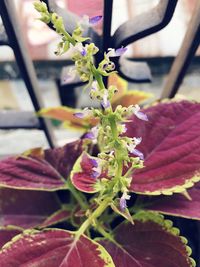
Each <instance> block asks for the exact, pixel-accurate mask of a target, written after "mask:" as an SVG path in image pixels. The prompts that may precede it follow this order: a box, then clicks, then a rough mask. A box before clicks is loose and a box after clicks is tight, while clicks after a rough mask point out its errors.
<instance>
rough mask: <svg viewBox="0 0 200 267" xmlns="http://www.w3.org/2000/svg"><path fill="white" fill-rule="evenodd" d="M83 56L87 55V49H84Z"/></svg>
mask: <svg viewBox="0 0 200 267" xmlns="http://www.w3.org/2000/svg"><path fill="white" fill-rule="evenodd" d="M81 55H82V56H83V57H85V56H86V55H87V51H86V49H85V48H83V50H82V51H81Z"/></svg>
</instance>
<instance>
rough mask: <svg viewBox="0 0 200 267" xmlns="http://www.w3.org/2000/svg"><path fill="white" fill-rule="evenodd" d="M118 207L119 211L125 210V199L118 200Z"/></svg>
mask: <svg viewBox="0 0 200 267" xmlns="http://www.w3.org/2000/svg"><path fill="white" fill-rule="evenodd" d="M119 206H120V209H121V211H124V210H125V209H126V208H127V205H126V199H125V198H124V197H123V196H122V197H121V198H120V200H119Z"/></svg>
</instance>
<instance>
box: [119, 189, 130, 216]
mask: <svg viewBox="0 0 200 267" xmlns="http://www.w3.org/2000/svg"><path fill="white" fill-rule="evenodd" d="M130 198H131V196H129V195H128V194H127V192H124V193H123V194H122V196H121V198H120V200H119V206H120V209H121V211H122V212H124V211H125V209H126V208H127V204H126V200H129V199H130Z"/></svg>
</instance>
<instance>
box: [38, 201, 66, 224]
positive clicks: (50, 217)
mask: <svg viewBox="0 0 200 267" xmlns="http://www.w3.org/2000/svg"><path fill="white" fill-rule="evenodd" d="M62 211H69V212H70V210H68V209H66V208H65V207H64V206H63V207H61V208H60V209H59V210H57V211H55V212H54V213H53V214H51V215H50V216H48V217H47V218H46V220H45V221H44V222H43V223H41V224H40V225H39V226H38V228H39V229H43V228H46V227H49V226H52V225H55V224H57V223H60V222H63V221H65V220H67V219H68V218H70V216H71V215H70V214H69V215H68V216H66V217H64V218H62V219H59V220H56V221H54V222H53V223H51V224H47V225H44V226H42V225H43V224H44V223H45V222H46V221H48V220H51V219H52V218H53V217H54V216H56V215H57V214H59V213H60V212H62Z"/></svg>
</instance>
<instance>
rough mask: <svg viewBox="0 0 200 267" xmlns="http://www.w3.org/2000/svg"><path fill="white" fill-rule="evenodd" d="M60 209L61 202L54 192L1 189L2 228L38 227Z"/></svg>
mask: <svg viewBox="0 0 200 267" xmlns="http://www.w3.org/2000/svg"><path fill="white" fill-rule="evenodd" d="M60 207H61V205H60V202H59V200H58V198H57V196H56V194H55V193H53V192H40V191H38V192H37V191H28V190H15V189H7V188H2V189H0V226H7V225H15V226H20V227H23V228H32V227H36V226H39V225H40V224H41V223H44V221H45V220H46V219H47V218H48V217H49V216H50V215H52V213H54V212H56V211H58V210H59V209H60ZM49 225H50V224H49Z"/></svg>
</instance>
